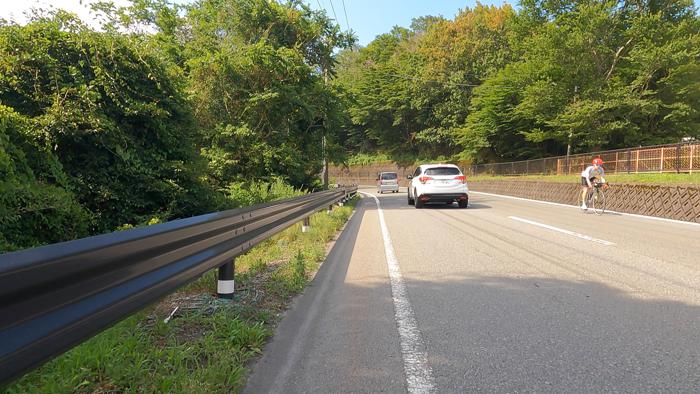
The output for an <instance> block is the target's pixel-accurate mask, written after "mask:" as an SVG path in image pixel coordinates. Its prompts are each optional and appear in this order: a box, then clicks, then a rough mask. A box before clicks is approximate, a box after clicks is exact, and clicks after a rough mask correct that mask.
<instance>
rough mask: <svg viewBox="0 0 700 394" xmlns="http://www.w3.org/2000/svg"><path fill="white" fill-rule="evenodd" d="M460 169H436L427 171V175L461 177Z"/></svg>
mask: <svg viewBox="0 0 700 394" xmlns="http://www.w3.org/2000/svg"><path fill="white" fill-rule="evenodd" d="M460 174H461V172H460V171H459V168H455V167H435V168H428V169H427V170H425V175H460Z"/></svg>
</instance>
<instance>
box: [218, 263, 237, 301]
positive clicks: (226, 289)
mask: <svg viewBox="0 0 700 394" xmlns="http://www.w3.org/2000/svg"><path fill="white" fill-rule="evenodd" d="M235 262H236V260H235V259H232V260H231V261H229V262H228V263H226V264H224V265H222V266H221V267H219V279H218V280H217V282H216V294H217V295H218V296H219V298H226V299H232V298H233V292H234V288H235V284H234V283H235V280H234V271H235Z"/></svg>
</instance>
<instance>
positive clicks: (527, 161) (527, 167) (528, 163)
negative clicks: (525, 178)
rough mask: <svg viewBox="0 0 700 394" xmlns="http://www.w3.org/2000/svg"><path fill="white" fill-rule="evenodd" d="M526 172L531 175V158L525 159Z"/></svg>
mask: <svg viewBox="0 0 700 394" xmlns="http://www.w3.org/2000/svg"><path fill="white" fill-rule="evenodd" d="M525 174H526V175H530V160H525Z"/></svg>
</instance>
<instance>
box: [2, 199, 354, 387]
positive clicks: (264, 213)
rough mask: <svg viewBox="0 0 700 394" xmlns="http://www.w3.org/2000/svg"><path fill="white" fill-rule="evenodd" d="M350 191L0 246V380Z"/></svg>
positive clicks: (23, 370) (60, 350)
mask: <svg viewBox="0 0 700 394" xmlns="http://www.w3.org/2000/svg"><path fill="white" fill-rule="evenodd" d="M356 191H357V187H345V188H338V189H333V190H328V191H322V192H316V193H311V194H308V195H305V196H302V197H297V198H291V199H287V200H282V201H277V202H273V203H267V204H261V205H256V206H253V207H248V208H242V209H234V210H230V211H223V212H217V213H211V214H207V215H202V216H197V217H192V218H188V219H181V220H175V221H172V222H168V223H163V224H158V225H154V226H149V227H145V228H138V229H133V230H128V231H122V232H116V233H111V234H104V235H98V236H94V237H89V238H84V239H78V240H75V241H69V242H63V243H58V244H53V245H47V246H43V247H39V248H34V249H28V250H24V251H19V252H14V253H8V254H4V255H0V384H4V383H8V382H9V381H10V380H12V379H14V378H17V377H18V376H21V375H22V374H24V373H26V372H28V371H29V370H31V369H32V368H35V367H37V366H39V365H41V364H42V363H44V362H46V361H48V360H49V359H51V358H53V357H55V356H57V355H59V354H61V353H63V352H65V351H66V350H69V349H70V348H72V347H74V346H76V345H78V344H79V343H81V342H83V341H85V340H86V339H88V338H90V337H91V336H93V335H95V334H97V333H99V332H100V331H102V330H104V329H106V328H107V327H109V326H111V325H113V324H114V323H116V322H118V321H119V320H121V319H123V318H125V317H127V316H129V315H130V314H132V313H134V312H135V311H137V310H139V309H141V308H143V307H144V306H146V305H148V304H150V303H153V302H154V301H156V300H158V299H159V298H161V297H163V296H165V295H167V294H168V293H170V292H172V291H173V290H175V289H177V288H179V287H181V286H182V285H184V284H186V283H188V282H191V281H193V280H194V279H197V278H198V277H200V276H201V275H203V274H204V273H205V272H207V271H209V270H211V269H214V268H217V267H219V266H221V265H223V264H225V263H227V262H229V261H231V260H232V259H233V258H235V257H236V256H239V255H241V254H243V253H245V252H246V251H248V250H249V249H251V248H252V247H253V246H255V245H256V244H258V243H260V242H262V241H264V240H266V239H268V238H270V237H271V236H273V235H275V234H277V233H279V232H280V231H282V230H284V229H286V228H287V227H289V226H291V225H293V224H294V223H296V222H299V221H301V220H304V219H305V218H308V217H309V216H311V215H312V214H313V213H315V212H317V211H320V210H323V209H325V208H327V207H328V206H330V205H332V204H334V203H336V202H339V201H341V200H345V199H347V198H349V197H351V196H352V195H354V194H355V193H356Z"/></svg>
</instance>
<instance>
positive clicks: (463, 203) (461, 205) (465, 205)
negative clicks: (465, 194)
mask: <svg viewBox="0 0 700 394" xmlns="http://www.w3.org/2000/svg"><path fill="white" fill-rule="evenodd" d="M467 205H469V201H468V200H459V207H460V208H466V207H467Z"/></svg>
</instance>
